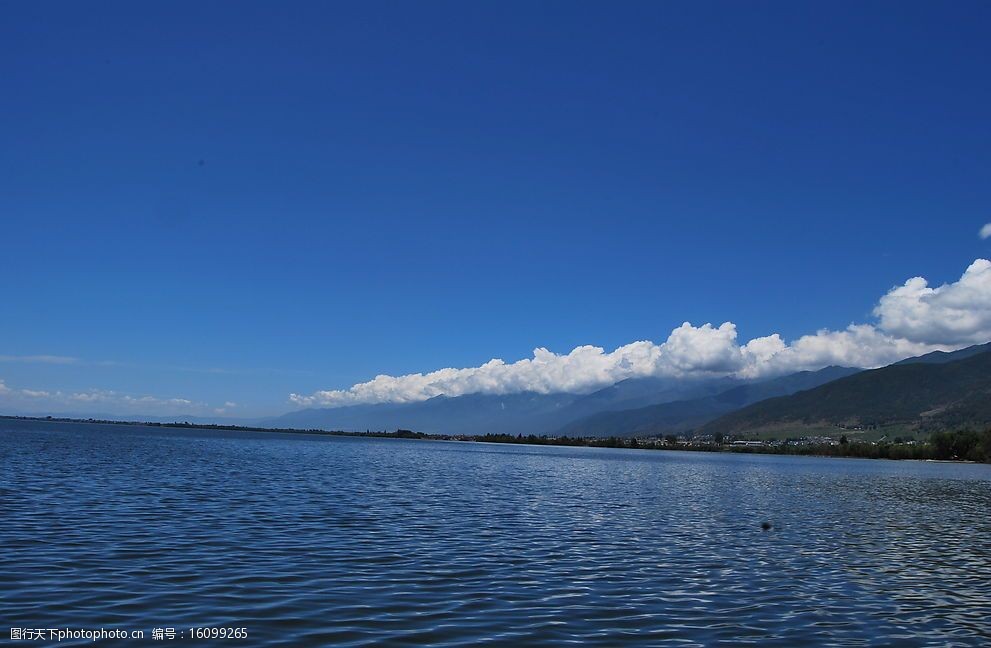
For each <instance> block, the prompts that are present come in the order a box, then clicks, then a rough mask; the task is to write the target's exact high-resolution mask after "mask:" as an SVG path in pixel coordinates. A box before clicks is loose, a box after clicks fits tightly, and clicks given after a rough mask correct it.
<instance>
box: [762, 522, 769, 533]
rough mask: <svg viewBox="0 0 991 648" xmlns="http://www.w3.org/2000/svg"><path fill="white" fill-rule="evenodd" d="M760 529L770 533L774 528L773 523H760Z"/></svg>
mask: <svg viewBox="0 0 991 648" xmlns="http://www.w3.org/2000/svg"><path fill="white" fill-rule="evenodd" d="M760 528H761V529H763V530H764V531H770V530H771V528H772V527H771V523H770V522H761V523H760Z"/></svg>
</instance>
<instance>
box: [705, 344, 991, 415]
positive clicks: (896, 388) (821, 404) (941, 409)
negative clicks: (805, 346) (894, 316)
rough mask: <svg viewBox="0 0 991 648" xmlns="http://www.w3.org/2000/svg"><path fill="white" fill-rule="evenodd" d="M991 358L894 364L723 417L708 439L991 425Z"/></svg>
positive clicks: (982, 354) (985, 354)
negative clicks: (798, 429) (823, 429)
mask: <svg viewBox="0 0 991 648" xmlns="http://www.w3.org/2000/svg"><path fill="white" fill-rule="evenodd" d="M989 399H991V353H988V352H986V351H985V352H979V353H977V354H976V355H971V356H970V357H964V358H963V359H961V360H954V361H951V362H941V363H940V362H925V361H923V362H914V363H907V364H902V363H898V364H894V365H890V366H888V367H883V368H881V369H873V370H871V371H863V372H861V373H858V374H855V375H853V376H849V377H847V378H841V379H839V380H836V381H833V382H831V383H827V384H825V385H823V386H821V387H817V388H815V389H810V390H808V391H804V392H800V393H797V394H793V395H791V396H784V397H781V398H772V399H769V400H766V401H762V402H759V403H755V404H753V405H749V406H747V407H745V408H743V409H741V410H738V411H736V412H732V413H730V414H727V415H725V416H722V417H720V418H718V419H716V420H715V421H712V422H711V423H709V424H707V425H705V426H704V427H703V428H702V431H703V432H706V433H713V434H714V433H717V432H718V433H723V434H747V433H751V432H753V431H755V430H759V429H762V428H769V427H775V426H786V425H791V424H795V425H813V424H820V423H825V424H829V425H848V426H849V425H855V426H873V425H889V424H895V423H900V424H908V425H913V426H919V427H923V428H928V429H943V428H947V427H953V426H958V425H963V424H978V425H986V424H988V423H991V405H989Z"/></svg>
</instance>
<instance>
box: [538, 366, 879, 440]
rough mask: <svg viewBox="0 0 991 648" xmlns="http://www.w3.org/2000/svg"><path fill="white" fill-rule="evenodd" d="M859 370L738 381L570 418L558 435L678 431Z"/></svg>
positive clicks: (836, 369) (837, 369)
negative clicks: (693, 394) (712, 390)
mask: <svg viewBox="0 0 991 648" xmlns="http://www.w3.org/2000/svg"><path fill="white" fill-rule="evenodd" d="M859 371H861V370H860V369H854V368H850V367H826V368H824V369H820V370H819V371H801V372H798V373H795V374H789V375H786V376H781V377H779V378H774V379H771V380H766V381H762V382H754V383H747V384H744V385H739V386H737V387H734V388H732V389H729V390H727V391H724V392H720V393H718V394H714V395H710V396H705V397H702V398H696V399H692V400H680V401H673V402H668V403H661V404H657V405H651V406H648V407H640V408H633V409H626V410H619V411H616V410H610V411H605V412H599V413H596V414H593V415H592V416H589V417H586V418H583V419H579V420H577V421H573V422H572V423H569V424H568V425H565V426H564V427H562V428H561V429H559V430H558V431H557V432H556V434H558V435H560V436H578V437H589V436H598V437H605V436H633V435H643V436H651V435H656V434H669V433H680V432H685V431H687V430H690V429H692V428H695V427H698V426H699V425H702V424H703V423H706V422H708V421H711V420H712V419H714V418H716V417H718V416H720V415H722V414H725V413H727V412H732V411H733V410H737V409H739V408H741V407H744V406H745V405H749V404H751V403H755V402H757V401H761V400H764V399H766V398H771V397H773V396H784V395H787V394H793V393H795V392H797V391H801V390H804V389H811V388H813V387H817V386H819V385H822V384H824V383H827V382H830V381H833V380H837V379H839V378H843V377H845V376H849V375H852V374H855V373H858V372H859Z"/></svg>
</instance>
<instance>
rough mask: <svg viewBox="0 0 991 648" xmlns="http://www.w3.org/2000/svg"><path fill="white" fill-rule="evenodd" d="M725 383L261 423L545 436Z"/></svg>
mask: <svg viewBox="0 0 991 648" xmlns="http://www.w3.org/2000/svg"><path fill="white" fill-rule="evenodd" d="M738 383H739V381H736V380H733V379H727V378H719V379H708V380H691V381H685V380H677V379H671V378H653V377H648V378H633V379H629V380H624V381H621V382H619V383H616V384H615V385H612V386H610V387H607V388H605V389H601V390H598V391H595V392H592V393H591V394H585V395H579V394H537V393H534V392H526V393H523V394H505V395H499V394H468V395H466V396H457V397H447V396H438V397H436V398H431V399H430V400H426V401H422V402H417V403H382V404H375V405H352V406H347V407H336V408H315V409H305V410H299V411H296V412H290V413H288V414H284V415H282V416H279V417H276V418H272V419H267V420H265V421H264V424H266V425H271V426H274V427H300V428H321V429H325V430H395V429H397V428H405V429H410V430H416V431H417V432H428V433H435V434H487V433H494V434H495V433H498V434H547V433H550V432H553V431H554V430H556V429H558V428H559V427H561V426H562V425H564V424H566V423H568V422H570V421H573V420H575V419H577V418H581V417H584V416H588V415H590V414H594V413H596V412H601V411H602V410H604V409H622V408H625V407H627V406H633V407H637V406H640V405H642V404H650V403H659V402H667V401H673V400H676V399H683V398H691V397H695V396H699V395H705V394H711V393H714V392H716V391H722V390H725V389H726V388H727V387H728V386H732V385H735V384H738Z"/></svg>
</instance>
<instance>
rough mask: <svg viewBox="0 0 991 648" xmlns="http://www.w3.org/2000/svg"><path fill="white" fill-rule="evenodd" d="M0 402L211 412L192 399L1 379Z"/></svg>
mask: <svg viewBox="0 0 991 648" xmlns="http://www.w3.org/2000/svg"><path fill="white" fill-rule="evenodd" d="M0 405H2V406H5V407H10V408H18V407H21V408H25V409H27V410H28V411H32V412H36V411H39V410H42V411H44V410H47V411H49V412H56V413H57V412H69V413H76V414H82V413H86V412H90V413H94V412H95V413H101V414H134V415H149V416H151V415H156V416H170V415H181V414H196V413H206V412H209V411H210V410H209V407H208V406H207V404H205V403H200V402H197V401H193V400H191V399H188V398H161V397H158V396H150V395H141V396H135V395H132V394H124V393H120V392H116V391H113V390H105V389H91V390H86V391H76V392H64V391H49V390H42V389H26V388H25V389H14V388H12V387H9V386H8V385H6V384H5V383H4V381H3V380H0Z"/></svg>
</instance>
